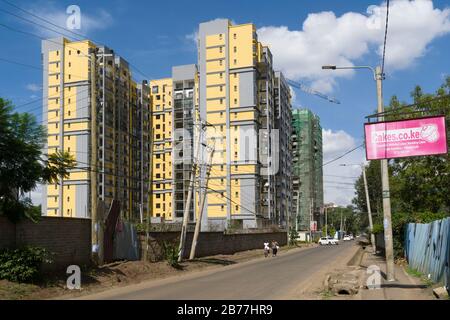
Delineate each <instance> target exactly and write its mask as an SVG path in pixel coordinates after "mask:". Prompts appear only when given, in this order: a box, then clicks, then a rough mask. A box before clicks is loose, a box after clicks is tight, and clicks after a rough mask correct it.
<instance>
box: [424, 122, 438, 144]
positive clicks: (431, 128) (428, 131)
mask: <svg viewBox="0 0 450 320" xmlns="http://www.w3.org/2000/svg"><path fill="white" fill-rule="evenodd" d="M420 137H421V138H422V139H423V140H425V141H428V142H436V141H438V139H439V131H438V128H437V126H436V125H435V124H430V125H424V126H422V130H421V132H420Z"/></svg>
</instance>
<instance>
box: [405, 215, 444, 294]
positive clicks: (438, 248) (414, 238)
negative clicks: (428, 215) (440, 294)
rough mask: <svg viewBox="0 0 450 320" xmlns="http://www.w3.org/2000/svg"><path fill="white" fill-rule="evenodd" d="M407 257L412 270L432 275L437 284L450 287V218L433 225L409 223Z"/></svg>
mask: <svg viewBox="0 0 450 320" xmlns="http://www.w3.org/2000/svg"><path fill="white" fill-rule="evenodd" d="M405 256H406V258H407V260H408V263H409V265H410V267H411V268H412V269H415V270H417V271H419V272H421V273H423V274H426V275H428V274H430V275H431V279H432V280H433V281H435V282H440V281H443V282H444V284H445V286H446V288H447V290H449V286H450V218H446V219H442V220H437V221H433V222H431V223H427V224H422V223H409V224H408V227H407V228H406V234H405Z"/></svg>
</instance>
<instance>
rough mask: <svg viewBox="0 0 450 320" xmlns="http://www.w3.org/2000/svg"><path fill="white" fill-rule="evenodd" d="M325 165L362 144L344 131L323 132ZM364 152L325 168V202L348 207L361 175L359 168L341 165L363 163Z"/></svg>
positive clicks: (361, 150)
mask: <svg viewBox="0 0 450 320" xmlns="http://www.w3.org/2000/svg"><path fill="white" fill-rule="evenodd" d="M322 140H323V158H324V160H323V161H324V163H326V162H328V161H330V160H333V159H335V158H337V157H338V156H340V155H342V154H344V153H345V152H347V151H349V150H351V149H353V148H355V147H356V146H357V145H359V144H360V142H359V141H357V140H356V139H355V138H354V137H352V136H351V135H350V134H348V133H347V132H345V131H343V130H338V131H333V130H330V129H324V130H322ZM364 159H365V157H364V150H363V149H361V148H360V149H357V150H355V151H354V152H351V153H349V154H348V155H346V156H345V157H343V158H341V159H339V160H337V161H335V162H332V163H330V164H328V165H326V166H324V167H323V174H324V177H323V180H324V198H325V199H324V200H325V203H329V202H333V203H335V204H337V205H341V206H346V205H349V204H351V201H352V199H353V198H354V196H355V191H354V187H353V185H354V182H355V181H356V179H357V177H358V176H359V175H360V173H361V169H360V167H358V166H341V164H359V163H361V162H363V161H364Z"/></svg>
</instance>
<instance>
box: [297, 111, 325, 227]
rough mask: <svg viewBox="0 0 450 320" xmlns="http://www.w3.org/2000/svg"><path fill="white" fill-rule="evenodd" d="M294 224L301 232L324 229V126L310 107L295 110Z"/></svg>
mask: <svg viewBox="0 0 450 320" xmlns="http://www.w3.org/2000/svg"><path fill="white" fill-rule="evenodd" d="M292 154H293V194H294V197H293V201H292V209H291V211H292V212H293V216H294V217H295V219H294V221H292V223H294V224H295V226H296V228H297V230H299V231H310V228H312V229H314V226H316V228H317V230H320V228H321V226H322V224H323V221H322V220H323V217H322V216H323V215H322V212H321V209H322V207H323V170H322V160H323V153H322V128H321V126H320V119H319V117H318V116H316V115H315V114H313V113H312V112H311V111H310V110H308V109H295V110H293V111H292Z"/></svg>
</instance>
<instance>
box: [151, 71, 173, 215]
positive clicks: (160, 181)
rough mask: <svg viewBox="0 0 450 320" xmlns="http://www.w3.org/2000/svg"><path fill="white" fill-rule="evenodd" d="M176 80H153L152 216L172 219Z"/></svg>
mask: <svg viewBox="0 0 450 320" xmlns="http://www.w3.org/2000/svg"><path fill="white" fill-rule="evenodd" d="M172 93H173V87H172V79H171V78H165V79H159V80H153V81H150V102H151V108H152V130H153V131H152V132H153V159H152V177H151V183H152V190H151V195H150V196H151V197H152V208H153V210H152V211H151V215H152V217H162V218H165V219H167V220H171V219H172V214H173V210H172V191H173V188H172V179H173V176H172V142H171V140H172V125H173V124H172V112H173V106H172V103H173V102H172Z"/></svg>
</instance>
